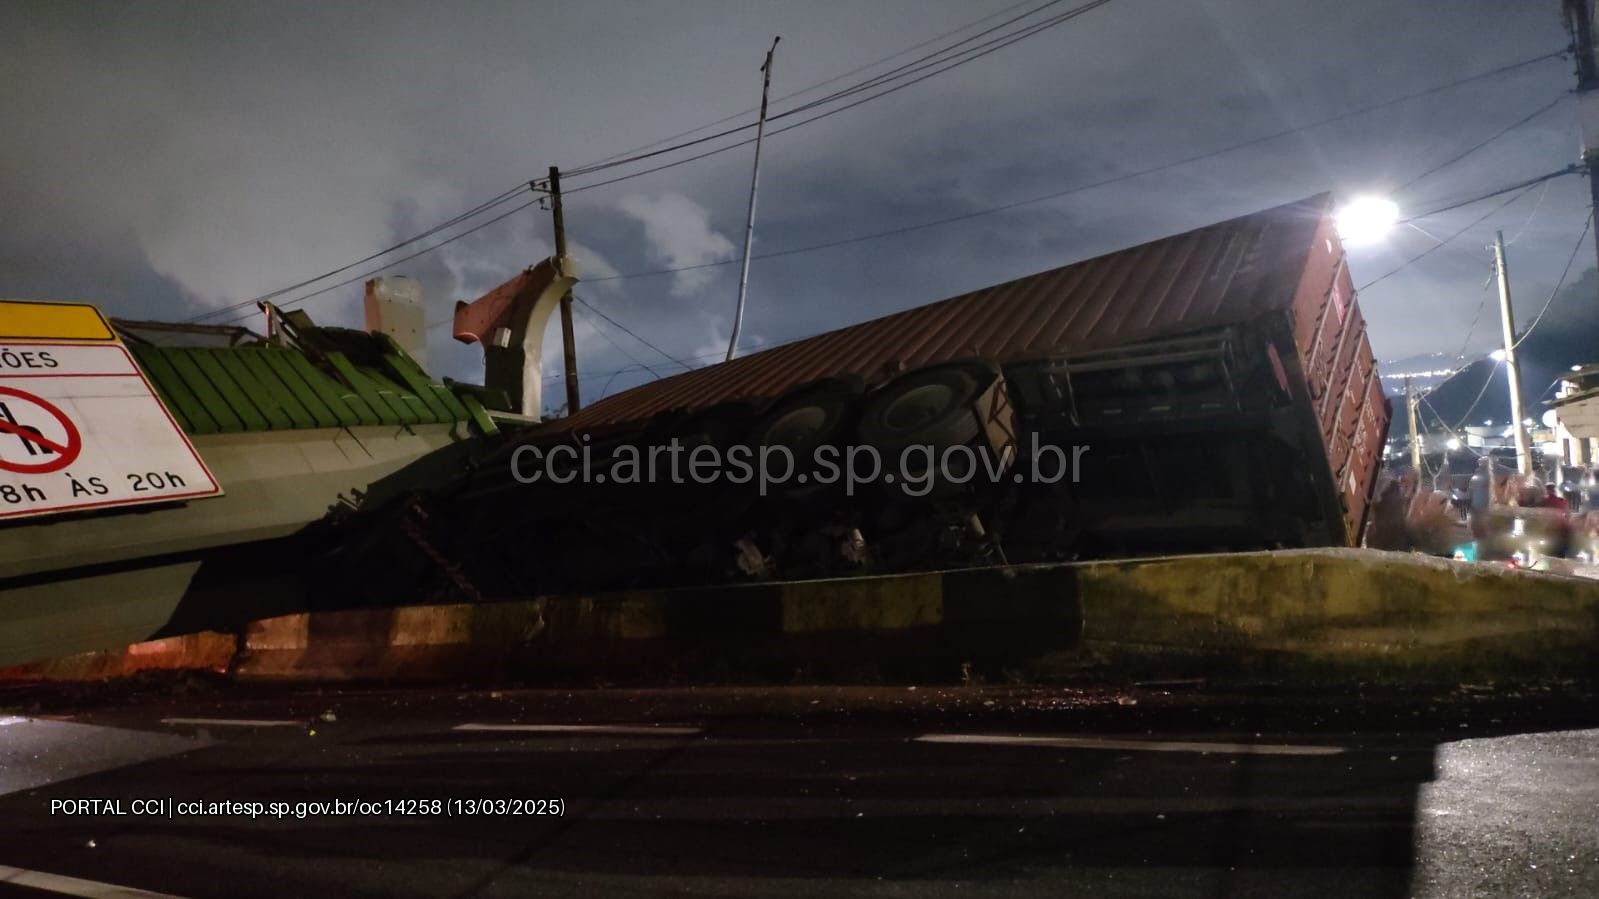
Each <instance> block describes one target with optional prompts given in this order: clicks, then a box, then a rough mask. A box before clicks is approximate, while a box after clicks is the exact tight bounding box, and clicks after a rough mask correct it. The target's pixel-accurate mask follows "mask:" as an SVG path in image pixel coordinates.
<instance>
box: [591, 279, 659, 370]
mask: <svg viewBox="0 0 1599 899" xmlns="http://www.w3.org/2000/svg"><path fill="white" fill-rule="evenodd" d="M574 299H575V297H574ZM584 305H587V304H586V303H585V304H584ZM589 327H591V328H593V329H594V333H596V334H598V335H600V336H601V337H603V338H605V342H606V343H608V344H610V345H611V346H613V347H615V348H616V351H617V352H618V353H621V354H622V355H624V356H626V357H627V358H629V359H631V360H633V363H634V364H635V365H637V366H638V367H639V368H642V369H644V370H645V371H647V372H649V373H650V374H652V375H654V376H655V377H657V378H659V377H660V376H661V373H660V372H658V371H656V370H655V369H653V368H651V367H650V366H649V365H648V364H646V363H645V362H644V360H642V359H640V358H639V357H637V356H635V355H633V354H632V353H631V352H630V351H629V350H628V349H627V347H624V346H622V344H621V343H619V342H618V341H617V340H616V338H614V337H612V336H611V335H609V334H607V333H605V332H604V331H603V330H601V329H600V328H599V327H598V326H596V325H594V324H593V323H592V322H591V323H590V324H589ZM579 378H581V375H580V376H579Z"/></svg>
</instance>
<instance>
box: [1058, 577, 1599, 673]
mask: <svg viewBox="0 0 1599 899" xmlns="http://www.w3.org/2000/svg"><path fill="white" fill-rule="evenodd" d="M1078 587H1079V596H1080V597H1081V601H1082V605H1083V610H1084V616H1085V620H1084V631H1083V634H1084V646H1085V648H1086V649H1087V650H1089V651H1097V652H1100V653H1103V654H1105V655H1106V656H1107V657H1110V658H1114V659H1116V660H1118V661H1120V662H1122V663H1127V664H1141V665H1150V666H1155V667H1160V668H1164V669H1169V670H1176V669H1182V670H1184V671H1185V673H1205V672H1207V671H1208V672H1210V673H1215V672H1216V671H1217V670H1228V669H1231V670H1235V671H1240V672H1248V673H1254V674H1261V675H1272V676H1275V677H1309V678H1315V677H1321V676H1325V677H1328V678H1336V679H1340V680H1349V679H1364V680H1449V679H1455V678H1486V679H1500V680H1504V679H1521V678H1544V677H1570V676H1587V675H1591V674H1594V673H1599V581H1592V580H1587V579H1580V578H1570V577H1558V576H1553V575H1546V574H1540V573H1537V572H1526V571H1514V570H1510V569H1506V568H1503V567H1499V566H1493V565H1476V564H1469V563H1464V562H1453V561H1449V560H1445V559H1436V558H1431V557H1426V556H1419V555H1414V554H1410V553H1389V552H1377V551H1369V550H1347V549H1327V550H1292V551H1281V552H1270V553H1240V554H1229V555H1215V556H1191V557H1185V558H1178V559H1160V560H1148V561H1137V562H1098V563H1090V564H1085V565H1082V566H1080V568H1079V577H1078ZM1218 666H1219V667H1218Z"/></svg>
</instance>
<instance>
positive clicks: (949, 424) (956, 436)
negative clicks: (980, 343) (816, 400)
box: [859, 362, 1000, 450]
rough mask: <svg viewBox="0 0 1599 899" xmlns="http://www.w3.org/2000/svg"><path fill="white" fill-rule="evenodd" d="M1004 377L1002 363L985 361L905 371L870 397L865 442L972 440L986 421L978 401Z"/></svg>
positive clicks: (885, 445) (895, 444)
mask: <svg viewBox="0 0 1599 899" xmlns="http://www.w3.org/2000/svg"><path fill="white" fill-rule="evenodd" d="M999 377H1000V373H999V369H997V368H995V367H994V366H992V365H989V364H987V363H983V362H956V363H949V364H945V365H934V366H929V367H928V368H921V369H917V370H916V371H913V372H909V373H907V374H904V375H901V376H899V377H898V378H895V379H894V380H892V381H890V382H888V383H887V384H885V385H883V386H882V387H880V388H878V390H877V391H876V392H875V393H873V394H872V395H871V396H870V397H868V398H867V400H866V408H865V410H864V412H863V413H862V415H861V423H860V428H859V434H860V439H861V442H862V443H865V444H867V445H869V446H874V447H877V448H879V449H888V450H898V449H903V448H905V447H907V446H916V445H927V446H935V447H947V446H958V445H963V444H966V443H970V442H971V440H972V439H973V438H974V437H976V436H977V433H978V431H979V430H980V429H981V427H982V425H981V422H979V421H978V419H977V415H976V414H975V413H974V412H973V410H972V403H973V401H974V400H976V399H977V397H979V396H981V395H982V393H983V392H984V391H985V390H987V389H988V388H989V387H991V386H993V383H994V381H995V380H996V379H998V378H999Z"/></svg>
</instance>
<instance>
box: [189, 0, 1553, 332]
mask: <svg viewBox="0 0 1599 899" xmlns="http://www.w3.org/2000/svg"><path fill="white" fill-rule="evenodd" d="M1105 2H1109V0H1099V2H1098V3H1095V4H1089V5H1087V6H1086V7H1078V8H1076V9H1074V10H1069V11H1067V13H1063V14H1061V15H1068V14H1075V15H1081V14H1082V12H1086V11H1087V10H1088V9H1091V8H1094V7H1095V6H1097V5H1100V4H1102V3H1105ZM1056 18H1059V17H1058V16H1057V17H1056ZM1030 27H1032V28H1038V27H1039V26H1038V25H1035V26H1030ZM1032 33H1036V32H1032ZM1025 36H1030V34H1028V35H1023V37H1025ZM1020 39H1022V38H1021V37H1017V38H1015V39H1014V40H1020ZM1014 40H1012V41H1011V42H1014ZM1007 45H1008V44H1007ZM997 49H1001V48H1000V47H994V48H989V49H987V50H985V51H984V54H983V55H986V53H988V52H994V51H995V50H997ZM1564 55H1566V51H1557V52H1552V53H1546V54H1543V55H1540V56H1535V57H1531V58H1529V59H1525V60H1521V61H1518V62H1514V63H1509V64H1506V65H1502V66H1498V67H1496V68H1493V69H1489V70H1486V71H1483V72H1478V73H1476V74H1473V75H1469V76H1465V77H1463V78H1459V79H1456V80H1454V81H1450V82H1447V83H1445V84H1440V85H1435V86H1433V87H1429V88H1426V89H1423V90H1420V91H1415V92H1412V93H1409V94H1405V95H1403V96H1400V97H1395V98H1393V99H1390V100H1386V101H1383V102H1381V103H1377V104H1372V105H1369V106H1365V107H1360V108H1357V109H1354V110H1349V111H1347V112H1344V113H1340V114H1338V115H1334V116H1330V117H1328V118H1324V119H1320V120H1318V121H1315V122H1311V123H1307V124H1305V125H1300V126H1296V127H1293V128H1287V129H1283V130H1280V131H1276V132H1272V133H1270V134H1266V135H1261V136H1260V137H1256V138H1253V139H1251V140H1248V141H1244V142H1241V143H1238V144H1233V145H1230V146H1227V147H1221V148H1217V149H1215V150H1211V151H1207V152H1205V153H1200V154H1196V155H1193V156H1189V157H1185V158H1183V159H1179V160H1174V161H1172V162H1168V163H1164V164H1162V165H1158V166H1153V167H1150V168H1145V169H1140V170H1137V171H1133V172H1127V173H1123V174H1121V175H1117V176H1113V177H1111V178H1106V179H1101V180H1099V181H1095V182H1091V183H1087V184H1082V185H1077V186H1075V187H1072V188H1068V189H1066V190H1062V191H1055V192H1051V193H1048V194H1044V195H1041V196H1036V197H1029V198H1027V199H1023V200H1018V201H1014V202H1011V203H1006V204H1002V205H999V206H994V207H990V208H987V209H981V210H974V211H972V212H967V213H962V214H959V215H954V216H948V217H945V218H941V219H935V220H932V221H928V222H922V223H919V224H915V225H908V226H904V227H900V228H893V229H889V230H886V231H881V232H875V233H871V234H863V235H857V236H854V237H850V238H844V239H840V240H835V241H828V242H825V243H820V244H814V245H810V246H806V247H796V248H792V249H789V250H783V251H778V252H774V253H766V254H761V255H759V256H755V257H753V258H755V259H766V258H775V257H778V256H788V255H795V254H798V253H806V252H811V251H815V250H822V249H829V248H832V247H836V246H842V245H845V244H850V243H856V242H860V241H866V240H875V239H880V238H883V237H890V236H895V235H898V234H904V233H909V232H912V231H918V230H923V229H926V228H933V227H939V226H942V225H946V224H952V223H955V222H960V221H965V220H967V219H972V218H978V217H981V216H986V215H993V214H996V213H999V212H1004V211H1007V210H1010V209H1015V208H1018V207H1021V206H1027V205H1031V204H1035V203H1041V202H1046V201H1048V200H1052V199H1058V198H1060V197H1064V196H1068V195H1071V194H1075V193H1081V192H1085V191H1088V190H1093V189H1096V188H1099V187H1104V186H1108V185H1111V184H1116V183H1120V182H1122V181H1127V180H1131V179H1133V178H1138V177H1143V176H1145V175H1151V174H1156V173H1159V172H1162V171H1168V170H1171V169H1174V168H1178V167H1180V166H1183V165H1188V164H1191V163H1195V162H1200V161H1204V160H1207V159H1211V158H1214V157H1217V156H1221V155H1224V154H1226V153H1231V152H1235V151H1237V150H1240V149H1244V148H1247V147H1250V146H1255V145H1258V144H1261V143H1265V142H1268V141H1271V140H1276V139H1279V138H1282V137H1286V136H1289V135H1292V134H1298V133H1302V132H1304V131H1308V130H1311V129H1314V128H1319V127H1323V126H1326V125H1330V124H1334V123H1337V122H1341V121H1344V120H1346V119H1349V118H1353V117H1355V116H1358V115H1363V114H1366V113H1370V112H1375V111H1378V110H1381V109H1385V108H1388V107H1391V106H1395V105H1398V104H1400V103H1405V102H1408V101H1411V100H1416V99H1420V98H1422V97H1425V96H1430V95H1432V94H1436V93H1440V92H1442V91H1445V90H1450V89H1453V88H1456V87H1460V86H1464V85H1466V84H1470V83H1473V82H1476V81H1481V80H1483V79H1486V78H1492V77H1495V76H1498V75H1503V74H1507V73H1509V72H1512V71H1515V70H1517V69H1521V68H1525V67H1527V66H1531V65H1535V64H1537V63H1540V62H1544V61H1547V60H1550V59H1555V58H1559V57H1562V56H1564ZM974 58H977V57H975V56H973V57H969V58H967V59H964V60H961V61H960V62H957V63H955V64H954V65H960V64H964V63H965V62H969V61H971V59H974ZM954 65H950V66H946V67H945V68H944V69H939V70H937V71H934V72H932V73H929V74H924V75H922V76H920V77H919V78H917V79H915V80H913V81H911V82H907V83H905V84H902V85H898V86H896V87H894V88H891V89H890V91H891V90H898V89H899V88H901V87H908V86H909V85H910V84H913V83H915V82H916V81H920V80H925V79H926V78H928V77H932V76H933V75H936V74H939V73H940V72H942V71H947V70H948V68H953V67H954ZM888 92H889V91H884V92H880V93H878V94H873V95H871V96H869V97H867V98H864V99H862V100H857V101H855V102H854V103H852V104H849V105H847V106H845V107H840V108H838V109H835V110H830V111H828V112H826V113H822V114H820V115H817V116H813V117H810V118H807V119H804V120H802V121H800V122H797V123H795V124H792V125H789V126H786V127H784V128H780V129H777V130H775V131H773V132H772V133H773V134H774V135H775V134H778V133H781V132H783V131H787V130H791V129H793V128H796V127H800V126H802V125H805V124H809V123H810V122H813V121H816V120H817V119H820V118H823V117H825V116H827V115H831V114H833V113H835V112H842V111H844V110H845V109H848V108H852V107H853V106H857V105H860V104H861V103H864V102H867V101H868V100H870V99H873V98H875V97H878V96H882V95H883V94H885V93H888ZM750 142H752V141H743V142H740V143H738V144H733V145H730V146H727V147H722V148H718V149H716V150H712V151H709V152H707V153H702V154H698V155H696V156H692V157H689V158H686V159H683V160H678V161H675V162H672V163H667V164H664V165H661V166H657V167H654V168H651V169H646V170H643V171H640V172H635V173H631V174H628V175H624V176H621V177H618V178H613V179H609V180H606V181H601V182H596V183H593V184H588V185H583V186H581V187H577V188H574V189H572V190H568V191H567V192H566V193H568V194H571V193H576V192H578V191H581V190H587V189H591V188H596V187H601V186H604V185H606V184H612V183H616V182H617V181H622V180H627V179H629V178H634V177H639V176H642V175H646V174H650V173H652V172H655V171H660V170H663V169H666V168H671V167H674V166H676V165H681V164H683V163H686V162H692V161H694V160H695V159H701V158H704V157H706V156H709V155H713V154H715V153H719V152H724V151H726V150H730V149H734V148H735V147H738V146H742V145H743V144H744V143H750ZM1567 171H1569V170H1567ZM1565 173H1566V171H1562V172H1559V173H1556V174H1557V175H1558V174H1565ZM1549 177H1554V175H1550V176H1544V177H1543V178H1540V179H1537V180H1534V181H1533V182H1531V183H1538V181H1541V180H1545V179H1547V178H1549ZM1517 186H1519V185H1517ZM1517 186H1512V187H1509V188H1505V189H1504V190H1507V191H1508V190H1515V189H1516V187H1517ZM523 189H524V187H523V186H518V187H517V188H516V189H515V190H514V191H509V192H507V193H506V194H504V195H502V196H501V197H500V198H496V199H495V200H491V201H488V202H486V203H483V204H479V206H478V207H474V209H475V210H477V211H478V212H479V213H480V212H481V211H483V210H486V209H488V208H491V207H492V206H493V205H497V204H498V203H500V202H504V200H505V199H506V198H508V197H510V196H514V194H515V193H519V192H520V191H521V190H523ZM1488 196H1492V195H1486V196H1483V197H1477V198H1473V199H1470V200H1466V201H1462V202H1460V203H1456V204H1454V205H1452V206H1445V207H1443V208H1440V209H1437V210H1434V211H1432V212H1429V213H1426V214H1424V215H1421V216H1416V217H1415V218H1424V217H1426V216H1430V215H1436V214H1438V213H1440V212H1444V211H1448V210H1449V209H1452V208H1458V206H1463V205H1468V204H1469V203H1472V202H1477V201H1478V200H1481V199H1487V198H1488ZM533 202H536V201H530V202H528V203H524V204H522V205H519V206H517V207H515V208H513V209H512V210H510V211H509V212H507V213H504V214H502V215H500V216H497V217H495V218H493V219H491V220H489V221H487V222H484V223H482V224H480V225H477V226H475V227H473V228H471V229H469V230H467V231H465V232H462V233H460V234H457V235H455V236H453V237H451V238H449V239H447V240H444V241H440V242H439V243H437V244H434V245H432V246H429V247H427V248H424V249H422V250H420V251H418V252H415V253H412V254H409V255H407V256H405V257H403V258H401V259H397V260H395V261H393V262H391V263H388V264H386V265H384V266H382V267H380V268H376V269H373V270H371V271H368V272H367V273H365V274H363V275H359V276H356V277H353V278H349V279H346V280H344V281H341V282H339V283H337V284H334V285H332V286H331V287H328V288H324V289H321V290H318V291H316V292H313V293H311V294H307V295H305V296H302V297H299V298H296V299H294V300H291V301H289V302H287V303H285V304H283V305H284V306H285V307H288V306H291V305H296V304H299V303H303V302H305V301H306V300H309V299H311V298H313V297H316V296H321V295H323V294H326V293H329V292H331V291H333V290H336V289H338V288H340V287H344V286H347V285H349V284H352V283H355V282H357V281H361V280H364V279H365V278H368V277H371V276H372V275H374V274H377V273H378V272H381V271H384V270H386V269H388V268H392V267H393V266H395V265H398V264H400V263H402V262H406V261H409V260H411V259H415V258H417V257H418V256H421V255H424V254H426V253H429V252H432V251H433V250H436V249H438V248H439V247H442V246H444V245H446V244H449V243H452V242H454V241H456V240H459V239H461V238H463V237H466V236H467V235H469V234H472V233H475V232H476V231H478V230H481V229H482V228H484V227H487V226H488V225H492V224H494V223H495V222H498V221H500V220H502V219H504V218H506V217H508V216H509V215H512V214H515V213H516V212H519V211H521V210H523V209H526V208H527V207H528V206H531V205H533ZM471 214H473V211H472V210H469V211H468V212H467V213H462V214H461V215H460V216H456V217H455V218H454V219H452V220H450V222H449V223H441V224H440V225H439V226H435V227H434V229H430V232H424V233H423V234H422V235H417V236H416V237H412V238H408V239H407V240H405V241H402V242H401V243H399V244H396V245H395V247H396V248H397V247H401V246H406V245H409V244H412V243H415V242H416V241H417V240H420V239H424V238H425V237H426V236H429V235H430V233H437V231H438V230H440V229H442V228H444V227H448V226H449V224H450V223H457V224H458V223H460V222H461V221H464V220H465V218H467V217H470V215H471ZM392 249H393V248H390V250H391V251H392ZM384 254H385V253H384V252H379V253H375V254H372V255H371V256H369V257H367V258H366V259H364V260H360V261H357V262H354V263H350V264H349V265H347V266H344V267H341V268H340V269H338V270H336V272H335V273H342V272H343V271H347V270H349V269H350V268H354V267H355V266H357V265H360V264H361V263H362V262H364V261H371V260H373V259H376V258H378V257H380V256H382V255H384ZM738 261H739V260H726V261H722V262H712V263H701V264H699V265H693V266H682V267H677V268H670V269H658V270H654V271H648V272H638V273H632V274H624V275H615V276H608V277H605V278H594V279H589V280H590V281H592V282H598V281H607V280H617V279H622V278H634V277H646V276H653V275H661V274H668V273H672V272H679V271H690V270H694V269H701V268H710V267H715V266H720V265H730V264H733V263H735V262H738ZM330 274H332V273H329V274H325V275H323V276H320V277H318V278H313V279H309V281H307V282H302V286H305V285H308V284H309V283H313V282H315V281H317V280H322V279H323V278H326V277H328V276H329V275H330ZM1384 277H1386V276H1384ZM1373 283H1375V282H1373ZM1368 286H1369V285H1368ZM293 289H294V287H289V288H284V289H282V290H279V291H275V292H274V293H273V294H269V295H267V296H280V295H282V294H283V293H285V292H288V291H289V290H293ZM255 302H256V301H255V300H252V301H249V302H248V303H240V304H234V305H233V306H230V307H226V308H224V309H219V310H215V311H213V312H209V313H206V316H213V315H217V314H221V313H223V312H226V311H232V310H234V309H238V308H242V307H243V306H245V305H253V304H254V303H255ZM246 317H248V316H242V317H238V318H234V319H231V320H230V321H239V320H242V319H243V318H246Z"/></svg>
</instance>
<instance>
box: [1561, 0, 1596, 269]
mask: <svg viewBox="0 0 1599 899" xmlns="http://www.w3.org/2000/svg"><path fill="white" fill-rule="evenodd" d="M1562 2H1563V5H1564V6H1565V14H1566V31H1567V33H1569V34H1570V35H1571V52H1572V55H1573V56H1574V57H1575V58H1576V61H1577V120H1578V122H1580V123H1581V125H1582V164H1583V167H1584V168H1586V169H1587V170H1588V197H1589V202H1590V203H1591V204H1592V205H1593V208H1595V209H1599V57H1595V55H1594V45H1593V0H1562ZM1594 252H1595V253H1596V254H1599V228H1595V229H1594Z"/></svg>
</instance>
